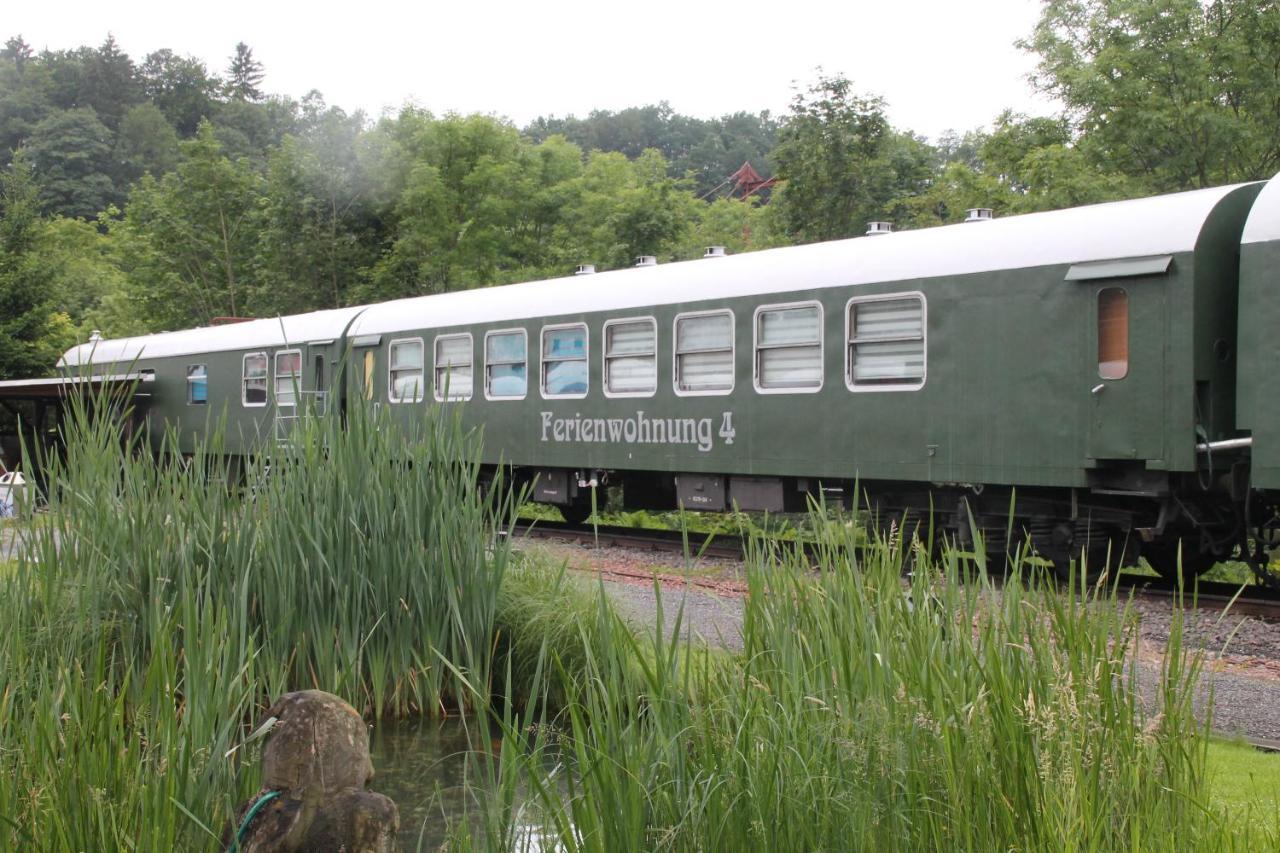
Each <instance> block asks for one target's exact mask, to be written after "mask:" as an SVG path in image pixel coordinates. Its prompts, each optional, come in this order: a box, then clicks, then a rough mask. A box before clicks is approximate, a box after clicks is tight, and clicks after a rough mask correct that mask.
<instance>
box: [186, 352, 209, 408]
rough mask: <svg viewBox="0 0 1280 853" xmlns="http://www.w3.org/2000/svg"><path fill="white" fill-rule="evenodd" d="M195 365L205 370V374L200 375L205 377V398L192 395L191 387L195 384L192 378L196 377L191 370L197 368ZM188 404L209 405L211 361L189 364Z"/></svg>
mask: <svg viewBox="0 0 1280 853" xmlns="http://www.w3.org/2000/svg"><path fill="white" fill-rule="evenodd" d="M195 367H199V368H202V369H203V370H204V376H202V377H198V378H202V379H204V399H203V400H195V399H192V395H191V388H192V386H193V385H194V384H195V383H194V382H193V381H192V379H193V378H196V377H192V375H191V370H192V368H195ZM187 405H188V406H207V405H209V363H208V362H196V363H193V364H188V365H187Z"/></svg>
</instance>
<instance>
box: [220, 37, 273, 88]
mask: <svg viewBox="0 0 1280 853" xmlns="http://www.w3.org/2000/svg"><path fill="white" fill-rule="evenodd" d="M265 76H266V74H265V73H264V72H263V70H262V63H261V62H258V61H257V60H256V59H254V58H253V50H252V49H250V47H249V45H247V44H245V43H244V42H239V43H238V44H237V45H236V52H235V55H234V56H232V57H231V64H230V65H228V66H227V94H228V95H229V96H230V97H231V98H232V99H233V100H237V101H260V100H262V90H261V89H259V88H258V86H259V85H260V84H261V83H262V78H263V77H265Z"/></svg>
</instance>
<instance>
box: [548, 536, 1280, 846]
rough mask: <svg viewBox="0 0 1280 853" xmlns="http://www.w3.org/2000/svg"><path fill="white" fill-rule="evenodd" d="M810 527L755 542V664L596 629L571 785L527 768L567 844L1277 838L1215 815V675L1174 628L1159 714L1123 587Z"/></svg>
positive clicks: (577, 694) (578, 684)
mask: <svg viewBox="0 0 1280 853" xmlns="http://www.w3.org/2000/svg"><path fill="white" fill-rule="evenodd" d="M814 527H815V529H816V530H817V531H818V534H819V535H818V544H817V549H816V552H815V551H812V550H805V549H803V548H801V547H799V546H794V545H791V544H786V543H778V542H776V541H774V542H766V541H764V540H760V539H757V540H756V541H755V543H754V545H753V549H752V554H751V557H750V559H749V569H748V574H749V584H750V591H749V594H748V597H747V600H746V602H745V612H744V623H743V640H744V650H743V652H742V654H741V655H740V656H738V657H736V658H734V659H731V660H729V661H726V660H725V659H723V658H712V657H708V656H698V655H695V654H693V653H692V652H691V651H690V650H689V649H688V648H686V647H684V646H682V645H681V644H679V643H675V642H673V641H672V640H671V637H672V636H678V634H679V630H678V626H677V627H676V629H675V630H674V631H673V629H672V627H671V626H665V627H660V628H659V629H658V630H657V631H656V632H649V633H646V632H641V634H642V636H643V638H642V639H638V638H637V637H636V636H635V635H633V634H631V633H630V632H627V631H622V630H618V631H613V632H606V633H601V634H600V639H601V640H602V641H603V642H601V643H598V644H596V645H595V646H594V647H593V649H592V652H591V654H590V656H589V659H588V660H587V661H586V662H585V663H583V662H579V664H578V666H579V667H583V666H585V667H586V668H587V669H588V670H589V672H590V677H589V678H585V679H584V678H578V679H576V680H575V683H574V685H573V686H572V687H571V689H570V697H569V702H568V705H567V708H566V710H565V712H564V713H563V714H562V716H561V717H560V725H562V726H563V727H564V729H565V733H564V734H563V735H562V736H561V737H560V738H559V746H558V747H557V749H559V750H560V753H559V754H561V755H563V756H565V758H564V759H563V760H562V763H563V765H564V767H565V770H567V771H568V772H565V771H564V770H561V771H558V773H557V774H548V773H547V772H546V771H545V766H546V761H547V758H546V756H545V755H540V754H538V752H537V751H536V750H535V752H534V754H533V755H532V756H531V757H530V758H529V760H528V761H527V762H526V763H525V765H524V772H525V773H527V774H529V775H530V776H532V777H535V778H540V779H541V780H542V781H541V783H540V784H537V785H535V786H534V787H535V789H536V790H537V791H538V792H539V793H540V807H541V810H542V814H543V815H544V817H543V823H542V826H543V828H544V831H545V832H547V833H550V834H552V835H554V836H555V841H556V843H557V844H558V845H560V846H561V847H562V848H563V849H566V850H575V851H577V850H584V851H592V850H599V851H605V850H608V851H618V850H635V851H640V850H646V851H647V850H655V849H667V850H690V851H693V850H747V849H752V850H797V851H799V850H836V849H841V850H982V851H989V850H1042V851H1060V850H1115V849H1132V850H1168V849H1201V850H1218V849H1240V850H1245V849H1256V845H1258V844H1259V843H1267V842H1274V839H1258V838H1249V837H1247V835H1245V834H1243V833H1247V832H1248V829H1247V828H1243V829H1242V828H1240V827H1238V826H1236V825H1235V824H1230V823H1228V822H1227V821H1226V820H1224V819H1223V818H1222V817H1221V816H1220V815H1219V814H1218V813H1215V812H1213V811H1212V810H1209V809H1207V808H1206V807H1205V803H1206V802H1207V796H1206V791H1205V785H1204V749H1205V742H1206V739H1205V737H1204V735H1205V732H1204V730H1203V729H1202V728H1200V727H1199V726H1198V724H1197V723H1196V722H1195V720H1194V718H1193V716H1192V713H1191V697H1192V685H1193V683H1194V681H1195V679H1196V677H1197V675H1198V667H1199V664H1198V661H1197V660H1196V659H1195V658H1194V657H1192V656H1190V655H1188V654H1186V653H1185V652H1184V650H1183V649H1182V647H1181V643H1180V638H1179V634H1178V632H1177V631H1176V630H1175V632H1174V637H1173V639H1172V641H1171V642H1170V643H1169V647H1168V650H1167V652H1166V653H1165V657H1164V660H1163V662H1162V663H1159V664H1155V665H1153V666H1154V668H1155V670H1157V671H1156V672H1153V673H1151V675H1152V676H1153V677H1152V678H1150V679H1149V681H1151V682H1152V683H1154V684H1156V685H1157V686H1156V687H1155V689H1154V691H1153V694H1152V695H1150V696H1148V698H1147V700H1146V701H1145V702H1144V701H1143V700H1142V699H1141V698H1140V697H1139V691H1138V685H1137V675H1138V669H1137V667H1138V666H1139V664H1137V663H1136V655H1135V651H1136V650H1135V647H1134V644H1135V643H1136V632H1135V620H1134V618H1133V614H1132V613H1131V612H1130V611H1129V609H1128V608H1127V607H1126V606H1125V604H1124V603H1123V602H1119V601H1117V600H1116V598H1115V595H1114V593H1113V591H1112V590H1110V589H1108V588H1106V587H1105V586H1100V587H1089V588H1083V589H1078V590H1077V591H1076V592H1075V593H1074V594H1063V593H1061V592H1059V591H1057V590H1055V589H1053V588H1052V587H1051V586H1047V585H1044V584H1042V583H1041V582H1040V581H1039V580H1037V579H1035V578H1031V579H1029V580H1025V579H1024V578H1023V577H1022V573H1023V568H1024V567H1023V565H1022V563H1021V560H1020V559H1019V558H1018V557H1017V556H1016V555H1015V557H1014V558H1013V565H1012V567H1011V576H1010V577H1009V578H1008V580H1007V582H1006V583H1005V584H1004V585H1003V588H1002V589H997V588H996V586H995V585H993V583H992V582H991V580H990V578H989V577H988V576H987V575H986V573H985V570H984V569H983V567H982V565H981V563H982V560H981V549H980V547H979V551H978V552H977V553H978V555H979V559H978V560H977V562H978V563H979V565H977V566H975V565H974V562H975V561H974V559H973V554H972V553H971V554H969V555H965V556H964V557H963V558H962V557H961V556H960V555H956V554H945V555H943V556H941V557H940V558H939V559H938V561H936V562H931V561H930V559H929V557H928V556H927V555H925V554H924V553H923V552H918V553H915V554H913V553H912V552H911V545H910V543H906V542H903V541H902V540H901V539H894V538H892V537H891V538H888V539H878V540H873V541H872V542H870V543H869V544H867V543H865V540H864V537H863V535H862V534H861V533H860V532H855V531H854V530H853V529H851V528H850V527H849V526H848V525H844V524H841V523H838V522H836V523H831V522H827V521H823V520H819V521H817V522H816V523H815V525H814ZM863 544H866V547H864V548H855V547H854V546H855V545H863ZM904 562H909V563H910V564H913V566H914V571H913V573H912V574H911V577H910V580H909V581H906V580H904V579H903V577H902V567H903V565H904ZM815 567H816V568H815ZM1028 571H1030V569H1028ZM962 576H963V578H962ZM962 580H963V582H962ZM1024 580H1025V582H1024ZM659 609H661V608H659ZM636 662H640V663H641V667H640V669H641V674H640V677H639V678H637V677H636V666H635V665H636Z"/></svg>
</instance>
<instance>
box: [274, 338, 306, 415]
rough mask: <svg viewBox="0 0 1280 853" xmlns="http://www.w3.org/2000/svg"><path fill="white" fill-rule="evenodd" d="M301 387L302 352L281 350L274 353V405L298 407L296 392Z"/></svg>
mask: <svg viewBox="0 0 1280 853" xmlns="http://www.w3.org/2000/svg"><path fill="white" fill-rule="evenodd" d="M301 387H302V351H301V350H296V349H290V350H281V351H280V352H278V353H276V388H275V390H276V405H277V406H296V405H298V390H299V389H300V388H301Z"/></svg>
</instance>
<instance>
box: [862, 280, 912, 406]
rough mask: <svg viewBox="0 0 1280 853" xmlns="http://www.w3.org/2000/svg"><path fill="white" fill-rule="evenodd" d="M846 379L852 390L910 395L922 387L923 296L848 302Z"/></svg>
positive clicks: (865, 299) (876, 297)
mask: <svg viewBox="0 0 1280 853" xmlns="http://www.w3.org/2000/svg"><path fill="white" fill-rule="evenodd" d="M846 329H847V334H848V342H847V350H848V353H847V355H848V360H847V363H846V368H845V379H846V381H847V383H848V385H849V388H850V390H853V391H908V390H912V389H915V388H919V387H921V386H923V385H924V377H925V335H924V330H925V311H924V297H923V296H922V295H920V294H912V295H910V296H897V295H895V296H892V297H879V296H873V297H869V298H863V299H851V300H849V318H848V325H847V326H846Z"/></svg>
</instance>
